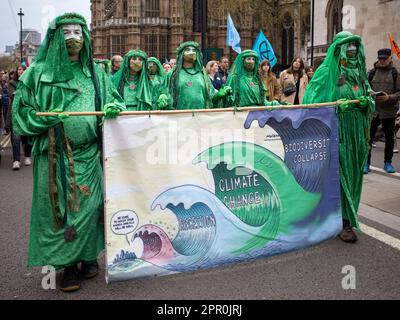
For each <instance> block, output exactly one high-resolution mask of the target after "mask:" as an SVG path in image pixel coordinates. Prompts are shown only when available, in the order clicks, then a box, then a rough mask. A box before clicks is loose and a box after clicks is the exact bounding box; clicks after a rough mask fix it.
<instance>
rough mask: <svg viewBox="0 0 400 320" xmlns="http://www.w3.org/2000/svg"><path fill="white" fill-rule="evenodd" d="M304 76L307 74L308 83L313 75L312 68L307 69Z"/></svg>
mask: <svg viewBox="0 0 400 320" xmlns="http://www.w3.org/2000/svg"><path fill="white" fill-rule="evenodd" d="M306 74H307V78H308V82H310V81H311V78H312V77H313V75H314V68H313V67H307V68H306Z"/></svg>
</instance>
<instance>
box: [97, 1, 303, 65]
mask: <svg viewBox="0 0 400 320" xmlns="http://www.w3.org/2000/svg"><path fill="white" fill-rule="evenodd" d="M192 10H193V1H192V0H91V12H92V23H91V31H92V41H93V48H94V54H95V56H96V57H97V58H110V57H111V56H112V55H114V54H125V53H126V52H127V51H129V50H131V49H139V48H140V49H142V50H144V51H146V52H147V53H148V54H149V56H155V57H157V58H159V59H162V60H163V59H164V58H174V57H175V53H176V48H177V47H178V46H179V44H181V43H182V42H184V41H188V40H195V41H198V42H200V39H201V35H200V34H199V33H194V32H193V30H192V26H193V19H192V18H193V14H192V12H193V11H192ZM228 12H229V13H230V14H231V16H232V19H233V21H234V23H235V26H236V28H237V30H238V32H239V34H240V37H241V47H242V49H251V48H252V46H253V43H254V40H255V38H256V37H257V34H258V32H259V30H260V29H262V30H263V31H264V34H265V35H266V36H267V38H268V39H269V41H270V42H271V44H272V46H273V48H274V50H275V52H276V53H277V54H278V55H279V56H280V57H281V60H282V64H284V65H286V64H289V63H290V62H291V60H292V59H293V57H295V56H301V57H303V58H305V57H306V54H307V43H308V41H309V39H310V36H309V35H310V0H264V1H255V0H252V1H246V0H245V1H237V0H231V1H221V0H219V1H215V0H209V1H208V30H207V47H208V48H209V51H210V52H209V53H210V55H209V58H219V57H220V56H221V55H222V54H224V55H229V56H231V57H232V58H233V57H234V56H235V53H234V52H233V51H232V50H231V48H229V47H227V46H226V24H227V15H228ZM213 50H215V51H214V52H215V55H214V54H213V53H212V52H213Z"/></svg>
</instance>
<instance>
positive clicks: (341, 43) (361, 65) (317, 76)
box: [303, 31, 370, 104]
mask: <svg viewBox="0 0 400 320" xmlns="http://www.w3.org/2000/svg"><path fill="white" fill-rule="evenodd" d="M350 42H355V43H357V46H358V54H357V61H356V62H355V63H356V64H357V68H358V72H359V75H360V82H361V84H362V85H363V86H365V88H364V91H365V92H369V91H370V86H369V83H368V79H367V71H366V67H365V49H364V45H363V43H362V39H361V37H360V36H358V35H353V34H352V33H351V32H348V31H342V32H340V33H338V34H337V35H336V37H335V38H334V40H333V43H332V44H331V46H330V47H329V50H328V53H327V56H326V58H325V60H324V62H323V63H322V64H321V65H320V66H319V67H318V69H317V70H316V71H315V73H314V76H313V77H312V79H311V82H310V83H309V84H308V87H307V90H306V92H305V95H304V97H303V103H304V104H310V103H320V102H335V101H337V100H339V99H341V98H344V97H340V96H339V93H338V90H337V86H338V81H339V80H340V76H341V67H340V66H342V65H346V64H347V63H349V61H348V60H349V59H348V58H347V56H346V49H347V46H348V45H349V43H350Z"/></svg>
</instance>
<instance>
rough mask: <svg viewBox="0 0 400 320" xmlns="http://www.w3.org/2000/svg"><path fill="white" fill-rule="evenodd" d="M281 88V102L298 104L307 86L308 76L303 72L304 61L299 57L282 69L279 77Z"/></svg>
mask: <svg viewBox="0 0 400 320" xmlns="http://www.w3.org/2000/svg"><path fill="white" fill-rule="evenodd" d="M279 81H280V85H281V88H282V94H281V99H280V100H281V102H287V103H289V104H294V105H298V104H301V103H302V101H303V96H304V93H305V92H306V88H307V86H308V77H307V75H306V74H305V72H304V62H303V59H301V58H300V57H296V58H294V59H293V61H292V64H291V65H290V68H289V69H287V70H285V71H282V73H281V77H280V79H279Z"/></svg>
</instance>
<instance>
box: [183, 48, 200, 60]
mask: <svg viewBox="0 0 400 320" xmlns="http://www.w3.org/2000/svg"><path fill="white" fill-rule="evenodd" d="M196 59H197V53H196V49H195V48H193V47H187V48H186V49H185V51H184V52H183V60H184V61H185V62H195V61H196Z"/></svg>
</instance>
